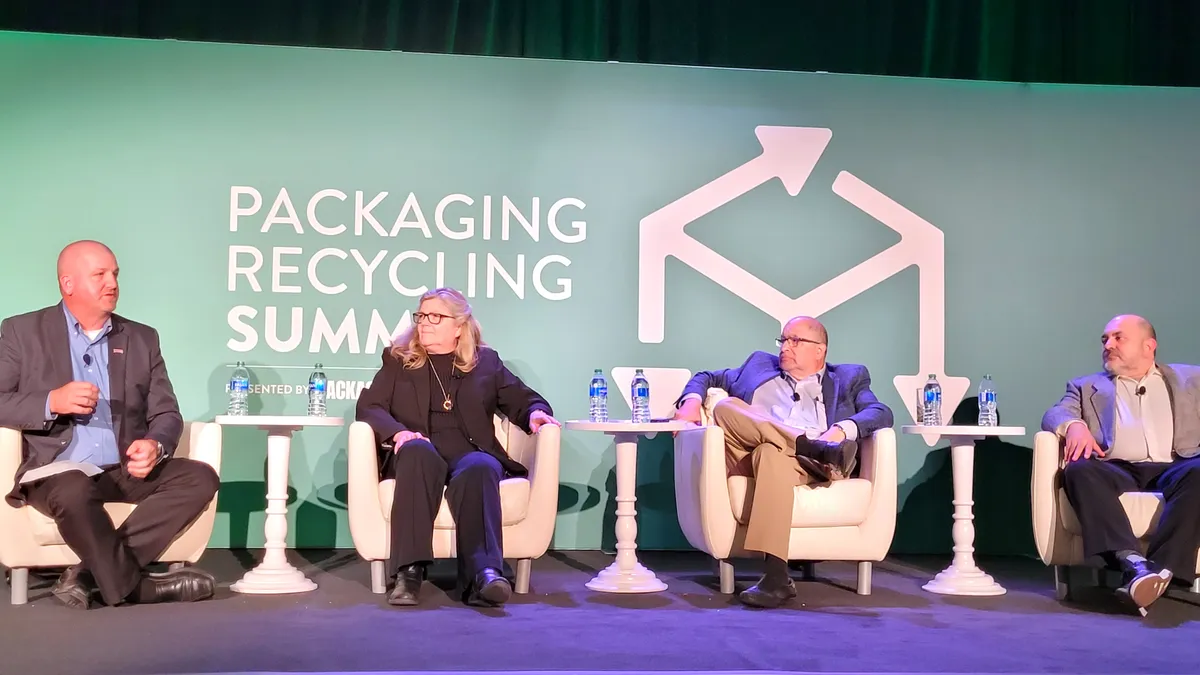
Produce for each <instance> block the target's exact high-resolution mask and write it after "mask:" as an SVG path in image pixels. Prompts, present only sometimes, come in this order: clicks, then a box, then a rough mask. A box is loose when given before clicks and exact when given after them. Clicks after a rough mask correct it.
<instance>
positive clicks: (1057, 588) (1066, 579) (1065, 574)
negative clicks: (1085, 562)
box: [1054, 565, 1071, 600]
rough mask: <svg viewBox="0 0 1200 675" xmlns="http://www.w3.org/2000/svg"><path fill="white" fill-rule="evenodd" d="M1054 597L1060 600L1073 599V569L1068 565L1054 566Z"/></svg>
mask: <svg viewBox="0 0 1200 675" xmlns="http://www.w3.org/2000/svg"><path fill="white" fill-rule="evenodd" d="M1054 597H1055V598H1056V599H1058V600H1067V599H1068V598H1070V597H1071V568H1070V567H1067V566H1066V565H1055V566H1054Z"/></svg>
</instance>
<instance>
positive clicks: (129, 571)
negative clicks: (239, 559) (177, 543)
mask: <svg viewBox="0 0 1200 675" xmlns="http://www.w3.org/2000/svg"><path fill="white" fill-rule="evenodd" d="M118 271H119V270H118V267H117V261H116V258H115V257H114V256H113V253H112V251H111V250H109V248H108V247H107V246H105V245H103V244H101V243H99V242H94V241H80V242H75V243H73V244H71V245H69V246H67V247H66V248H64V249H63V251H62V252H61V253H60V254H59V258H58V282H59V292H60V294H61V295H62V302H61V303H59V304H57V305H54V306H51V307H47V308H45V309H41V310H38V311H36V312H30V313H28V314H22V315H20V316H14V317H9V318H7V319H5V320H4V321H3V323H0V426H6V427H12V428H16V429H19V430H20V431H21V445H22V462H21V465H20V467H19V468H18V469H17V475H16V484H15V486H14V488H13V490H12V492H11V493H10V494H8V495H7V496H6V499H7V500H8V502H9V503H10V504H12V505H13V506H18V507H19V506H22V505H25V504H28V505H30V506H32V507H33V508H35V509H37V510H38V511H41V512H42V513H44V514H46V515H47V516H49V517H51V518H52V519H54V522H55V523H56V524H57V526H58V529H59V532H60V533H61V534H62V537H63V541H64V542H65V543H66V544H67V546H69V547H70V548H71V550H72V551H74V552H75V554H76V555H78V556H79V558H80V560H81V561H82V562H81V563H80V564H79V565H75V566H73V567H71V568H69V569H67V570H66V571H65V572H63V574H62V576H61V577H60V578H59V580H58V582H57V583H56V584H55V585H54V587H53V589H52V592H53V594H54V596H55V597H56V598H58V599H59V600H60V601H62V602H63V603H64V604H66V605H68V606H70V607H75V608H79V609H87V608H89V607H90V606H91V605H92V600H93V591H95V590H97V588H98V590H99V594H100V596H101V597H102V599H103V600H104V602H105V603H107V604H109V605H117V604H121V603H126V602H135V603H148V602H169V601H191V600H201V599H205V598H209V597H211V596H212V594H213V586H214V583H213V578H212V577H211V576H210V575H208V574H206V573H204V572H202V571H200V570H196V569H194V568H186V569H182V570H177V571H173V572H167V573H163V574H154V573H147V572H146V571H145V567H146V566H147V565H148V564H150V563H151V562H153V561H154V560H155V558H157V557H158V556H159V555H160V554H161V553H162V552H163V551H164V550H166V548H167V546H168V545H169V544H170V543H171V541H172V540H173V539H174V538H175V537H176V535H178V534H179V532H180V531H182V530H183V529H184V528H186V527H187V526H188V525H189V524H190V523H191V522H192V521H193V520H195V518H196V517H197V516H198V515H199V514H200V513H201V512H202V511H203V510H204V508H205V507H206V506H207V505H208V504H209V503H210V502H211V500H212V498H213V496H214V495H215V494H216V491H217V487H218V485H219V483H220V480H219V479H218V477H217V474H216V472H215V471H214V470H213V469H212V467H210V466H208V465H207V464H204V463H202V462H196V461H192V460H188V459H172V458H171V455H172V453H173V452H174V451H175V447H176V445H177V444H178V442H179V438H180V435H181V434H182V432H183V418H182V417H181V416H180V414H179V405H178V403H177V402H176V400H175V393H174V391H173V389H172V387H171V381H170V379H169V378H168V376H167V369H166V365H165V364H164V363H163V358H162V353H161V351H160V350H159V341H158V333H157V332H156V331H155V330H154V329H153V328H151V327H149V326H146V325H143V324H140V323H136V322H133V321H129V320H128V319H125V318H123V317H121V316H118V315H116V314H113V311H114V310H115V309H116V305H117V298H118V295H119V286H118V283H117V275H118ZM108 501H119V502H129V503H134V504H137V505H138V507H137V508H136V509H135V510H134V511H133V513H132V514H131V515H130V516H129V518H128V519H127V520H126V521H125V522H124V523H123V524H122V525H121V527H120V528H116V527H114V526H113V523H112V519H111V518H109V516H108V514H107V512H105V510H104V502H108Z"/></svg>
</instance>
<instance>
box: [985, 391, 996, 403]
mask: <svg viewBox="0 0 1200 675" xmlns="http://www.w3.org/2000/svg"><path fill="white" fill-rule="evenodd" d="M983 402H984V403H995V402H996V392H994V391H985V392H983Z"/></svg>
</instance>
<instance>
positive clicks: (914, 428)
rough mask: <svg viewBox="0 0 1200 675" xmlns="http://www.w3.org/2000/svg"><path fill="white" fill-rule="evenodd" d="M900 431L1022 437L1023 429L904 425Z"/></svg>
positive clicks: (970, 425) (963, 425)
mask: <svg viewBox="0 0 1200 675" xmlns="http://www.w3.org/2000/svg"><path fill="white" fill-rule="evenodd" d="M900 431H902V432H904V433H906V434H937V435H939V436H974V437H979V436H1024V435H1025V427H981V426H977V425H974V424H957V425H952V426H951V425H947V426H937V427H933V426H925V425H923V424H905V425H904V426H902V427H900Z"/></svg>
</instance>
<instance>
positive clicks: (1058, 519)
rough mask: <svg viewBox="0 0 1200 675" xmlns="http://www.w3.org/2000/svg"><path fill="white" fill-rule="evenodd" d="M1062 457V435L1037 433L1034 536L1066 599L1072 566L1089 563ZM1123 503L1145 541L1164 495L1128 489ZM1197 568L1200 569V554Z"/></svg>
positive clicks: (1033, 479) (1195, 586)
mask: <svg viewBox="0 0 1200 675" xmlns="http://www.w3.org/2000/svg"><path fill="white" fill-rule="evenodd" d="M1061 457H1062V451H1061V445H1060V441H1059V438H1058V436H1056V435H1055V434H1053V433H1050V432H1048V431H1039V432H1038V433H1037V434H1035V435H1034V437H1033V472H1032V477H1031V479H1030V493H1031V498H1032V500H1033V501H1032V512H1033V538H1034V541H1035V542H1037V548H1038V555H1039V556H1041V558H1042V562H1044V563H1046V564H1047V565H1052V566H1053V567H1054V590H1055V594H1056V595H1057V597H1058V599H1059V600H1063V599H1066V598H1067V597H1068V596H1069V595H1070V592H1071V588H1070V584H1069V578H1068V575H1069V571H1068V568H1069V567H1070V566H1071V565H1082V564H1084V562H1085V561H1084V555H1083V537H1082V536H1081V534H1080V533H1081V530H1080V528H1079V519H1078V518H1077V517H1076V516H1075V509H1073V508H1072V507H1071V502H1070V501H1068V500H1067V495H1066V492H1065V491H1064V490H1063V488H1062V486H1061V485H1060V484H1059V472H1060V470H1061V468H1062V463H1061ZM1121 506H1123V507H1125V515H1127V516H1128V517H1129V524H1130V525H1132V526H1133V533H1134V535H1136V536H1137V537H1138V538H1139V539H1141V540H1142V541H1143V544H1144V543H1145V539H1146V538H1147V537H1148V536H1149V535H1150V534H1152V533H1153V532H1154V530H1155V528H1156V527H1158V519H1159V517H1160V516H1162V506H1163V499H1162V495H1161V494H1159V493H1157V492H1126V493H1125V494H1123V495H1121ZM1196 571H1197V572H1200V556H1198V559H1197V562H1196ZM1192 591H1193V592H1195V593H1200V579H1198V580H1197V581H1196V583H1195V584H1193V585H1192Z"/></svg>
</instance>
